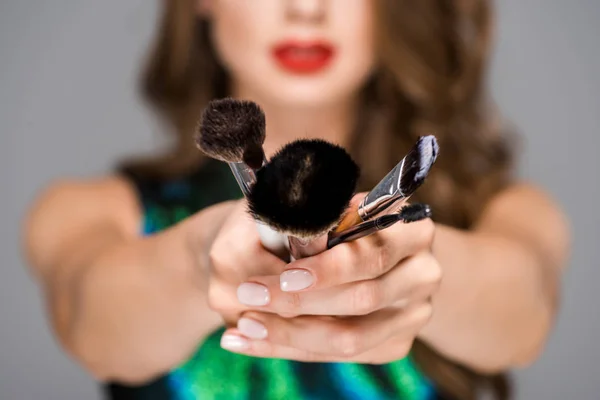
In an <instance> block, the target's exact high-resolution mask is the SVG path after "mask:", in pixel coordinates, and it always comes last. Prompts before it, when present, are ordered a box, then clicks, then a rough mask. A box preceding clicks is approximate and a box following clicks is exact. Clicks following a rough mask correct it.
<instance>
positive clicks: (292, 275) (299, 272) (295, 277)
mask: <svg viewBox="0 0 600 400" xmlns="http://www.w3.org/2000/svg"><path fill="white" fill-rule="evenodd" d="M314 281H315V278H314V277H313V276H312V274H311V273H310V272H308V271H307V270H305V269H288V270H287V271H285V272H283V273H282V274H281V276H280V278H279V285H280V287H281V290H282V291H284V292H294V291H297V290H302V289H306V288H307V287H310V286H311V285H312V284H313V283H314Z"/></svg>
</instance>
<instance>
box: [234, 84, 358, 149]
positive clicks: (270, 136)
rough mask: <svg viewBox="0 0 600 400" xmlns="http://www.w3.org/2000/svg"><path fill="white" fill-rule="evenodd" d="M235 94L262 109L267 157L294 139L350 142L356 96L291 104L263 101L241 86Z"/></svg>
mask: <svg viewBox="0 0 600 400" xmlns="http://www.w3.org/2000/svg"><path fill="white" fill-rule="evenodd" d="M234 97H237V98H243V99H248V100H252V101H255V102H256V103H258V104H259V105H260V106H261V108H262V109H263V111H264V112H265V117H266V123H267V132H266V134H267V135H266V140H265V143H264V146H263V148H264V150H265V153H266V155H267V157H271V156H272V155H273V154H274V153H275V152H276V151H277V150H279V149H280V148H281V147H282V146H284V145H285V144H287V143H289V142H291V141H293V140H296V139H324V140H327V141H328V142H331V143H335V144H338V145H340V146H342V147H346V148H347V147H348V146H349V144H350V139H351V135H352V132H353V127H354V125H355V122H356V121H355V115H356V114H357V113H356V108H357V102H358V101H357V100H358V99H357V98H352V99H348V100H347V101H344V102H338V103H335V104H329V105H325V106H323V105H319V106H298V107H294V106H290V105H288V104H284V105H281V104H276V103H275V102H273V101H265V100H263V99H261V98H259V97H258V96H255V95H254V93H249V92H246V91H244V90H241V89H240V90H236V91H234Z"/></svg>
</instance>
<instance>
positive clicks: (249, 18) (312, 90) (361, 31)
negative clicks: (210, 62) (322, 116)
mask: <svg viewBox="0 0 600 400" xmlns="http://www.w3.org/2000/svg"><path fill="white" fill-rule="evenodd" d="M199 1H200V3H199V4H200V7H199V10H200V11H199V12H201V13H203V14H205V15H206V16H207V17H208V18H209V19H210V20H211V23H212V27H213V43H214V46H215V49H216V51H217V53H218V55H219V57H220V59H221V61H222V63H223V65H224V66H225V68H226V69H227V70H228V71H229V72H230V74H231V76H232V79H233V82H234V85H236V87H237V89H238V90H239V91H241V92H242V94H243V95H246V96H247V95H251V96H253V97H256V98H257V100H259V101H267V102H270V103H274V104H281V105H300V106H302V105H305V106H320V105H327V104H332V103H333V104H334V103H336V102H340V101H344V100H346V99H348V98H349V96H352V95H354V94H355V93H356V92H357V91H358V90H359V89H360V87H361V86H362V85H363V84H364V83H365V81H366V79H367V78H368V77H369V74H370V72H371V69H372V67H373V63H374V50H373V32H372V30H373V21H372V19H373V18H372V14H373V12H372V10H371V0H199Z"/></svg>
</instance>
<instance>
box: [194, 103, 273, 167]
mask: <svg viewBox="0 0 600 400" xmlns="http://www.w3.org/2000/svg"><path fill="white" fill-rule="evenodd" d="M200 121H201V122H200V126H199V127H198V131H197V136H196V143H197V145H198V147H199V148H200V149H202V151H204V152H205V153H206V154H207V155H208V156H210V157H212V158H215V159H217V160H221V161H225V162H234V163H239V162H244V163H245V164H246V165H248V166H249V167H250V168H252V169H253V170H257V169H259V168H260V167H262V165H263V162H264V159H265V153H264V151H263V148H262V146H263V143H264V142H265V138H266V135H265V130H266V129H265V128H266V122H265V114H264V112H263V110H262V109H261V108H260V107H259V106H258V104H256V103H254V102H252V101H248V100H236V99H232V98H225V99H218V100H213V101H211V102H210V103H209V104H208V107H206V108H205V109H204V112H203V113H202V116H201V119H200Z"/></svg>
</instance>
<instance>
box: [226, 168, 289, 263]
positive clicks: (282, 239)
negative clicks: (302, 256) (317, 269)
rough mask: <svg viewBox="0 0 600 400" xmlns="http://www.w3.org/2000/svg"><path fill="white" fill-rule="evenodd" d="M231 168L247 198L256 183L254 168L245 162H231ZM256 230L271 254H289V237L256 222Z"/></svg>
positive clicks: (283, 255)
mask: <svg viewBox="0 0 600 400" xmlns="http://www.w3.org/2000/svg"><path fill="white" fill-rule="evenodd" d="M227 164H229V168H230V169H231V173H232V174H233V177H234V178H235V180H236V182H237V183H238V186H239V187H240V189H241V191H242V194H243V195H244V196H245V197H247V196H248V193H249V192H250V187H251V186H252V185H253V184H254V183H255V182H256V173H255V172H254V170H253V169H252V168H250V167H249V166H248V165H246V164H245V163H243V162H238V163H234V162H229V163H227ZM256 229H257V230H258V235H259V237H260V241H261V243H262V245H263V246H264V247H265V248H266V249H267V250H269V251H270V252H271V253H273V254H275V255H277V256H279V257H280V258H284V257H285V254H286V253H287V248H286V244H287V241H288V239H287V237H286V236H285V235H283V234H281V233H279V232H276V231H274V230H273V229H271V228H270V227H269V226H268V225H265V224H262V223H260V222H258V221H256Z"/></svg>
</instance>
